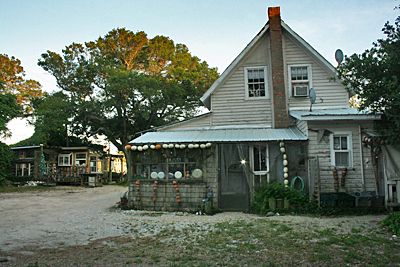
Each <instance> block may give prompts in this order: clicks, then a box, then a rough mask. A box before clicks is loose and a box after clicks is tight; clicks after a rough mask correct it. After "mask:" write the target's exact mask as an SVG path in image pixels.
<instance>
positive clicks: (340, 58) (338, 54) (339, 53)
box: [335, 49, 343, 65]
mask: <svg viewBox="0 0 400 267" xmlns="http://www.w3.org/2000/svg"><path fill="white" fill-rule="evenodd" d="M335 59H336V62H337V63H338V65H340V63H342V61H343V51H342V50H340V49H338V50H336V52H335Z"/></svg>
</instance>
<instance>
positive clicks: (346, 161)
mask: <svg viewBox="0 0 400 267" xmlns="http://www.w3.org/2000/svg"><path fill="white" fill-rule="evenodd" d="M331 162H332V165H333V166H336V167H341V168H347V167H351V166H352V165H353V164H352V148H351V133H342V134H333V135H332V138H331Z"/></svg>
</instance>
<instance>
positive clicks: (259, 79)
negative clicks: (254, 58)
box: [245, 67, 267, 98]
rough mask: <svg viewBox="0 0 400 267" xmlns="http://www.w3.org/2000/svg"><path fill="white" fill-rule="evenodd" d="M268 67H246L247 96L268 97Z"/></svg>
mask: <svg viewBox="0 0 400 267" xmlns="http://www.w3.org/2000/svg"><path fill="white" fill-rule="evenodd" d="M265 75H266V68H265V67H257V68H245V82H246V98H256V97H267V86H266V82H265V81H266V78H265Z"/></svg>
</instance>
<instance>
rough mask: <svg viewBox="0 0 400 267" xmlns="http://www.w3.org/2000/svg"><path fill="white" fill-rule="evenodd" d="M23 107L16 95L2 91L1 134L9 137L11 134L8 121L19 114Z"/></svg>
mask: <svg viewBox="0 0 400 267" xmlns="http://www.w3.org/2000/svg"><path fill="white" fill-rule="evenodd" d="M21 113H22V108H21V107H20V106H19V105H18V104H17V97H16V96H15V95H12V94H9V93H6V94H2V93H0V136H1V137H9V136H10V135H11V133H10V131H9V129H8V128H7V123H8V122H9V121H11V120H12V119H14V118H15V117H17V116H19V115H20V114H21Z"/></svg>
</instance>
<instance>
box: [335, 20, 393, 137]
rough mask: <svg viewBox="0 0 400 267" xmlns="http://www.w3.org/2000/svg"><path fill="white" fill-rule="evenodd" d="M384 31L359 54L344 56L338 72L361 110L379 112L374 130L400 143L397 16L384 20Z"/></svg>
mask: <svg viewBox="0 0 400 267" xmlns="http://www.w3.org/2000/svg"><path fill="white" fill-rule="evenodd" d="M382 31H383V33H384V34H385V35H386V37H385V38H382V39H379V40H377V41H376V42H374V43H373V47H372V48H371V49H368V50H366V51H365V52H364V53H362V54H353V55H351V56H349V57H347V56H346V57H345V61H344V62H343V63H342V64H341V65H340V66H339V67H338V69H337V73H338V76H339V78H341V79H342V84H343V85H344V86H346V88H347V89H348V90H349V91H351V92H353V93H355V94H357V97H358V101H359V109H360V110H369V111H371V112H373V113H375V114H382V123H381V124H379V125H377V127H376V129H377V131H378V132H379V133H380V134H381V135H382V136H385V137H386V138H387V140H388V141H389V142H390V143H397V144H398V143H400V136H399V135H398V132H399V131H400V93H399V92H400V17H398V18H397V19H396V21H395V25H391V24H389V22H387V23H386V24H385V26H384V28H383V29H382Z"/></svg>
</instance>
